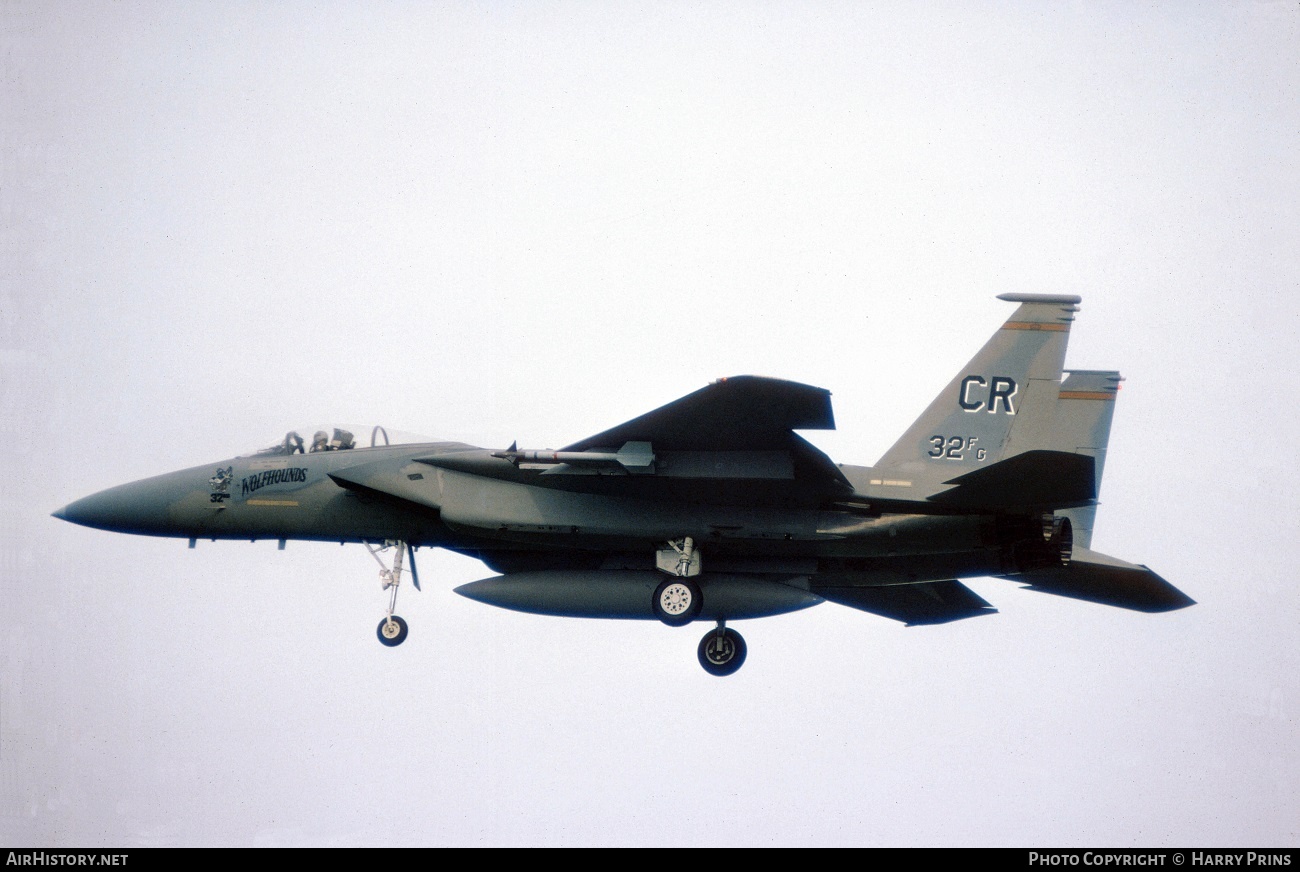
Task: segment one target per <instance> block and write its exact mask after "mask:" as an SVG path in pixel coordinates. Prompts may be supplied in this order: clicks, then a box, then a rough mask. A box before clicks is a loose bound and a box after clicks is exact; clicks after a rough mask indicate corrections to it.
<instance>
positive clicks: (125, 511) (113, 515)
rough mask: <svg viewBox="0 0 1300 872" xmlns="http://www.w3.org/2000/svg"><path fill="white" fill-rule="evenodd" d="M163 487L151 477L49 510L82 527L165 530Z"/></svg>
mask: <svg viewBox="0 0 1300 872" xmlns="http://www.w3.org/2000/svg"><path fill="white" fill-rule="evenodd" d="M170 502H171V500H170V499H168V494H167V493H166V491H165V490H164V489H163V488H161V487H159V486H158V485H157V484H155V483H154V482H153V481H139V482H135V483H134V484H124V485H120V486H119V487H113V488H109V489H108V490H104V491H100V492H99V493H97V494H91V495H90V496H88V497H83V498H81V499H79V500H75V501H73V502H71V503H68V504H67V505H66V506H64V507H63V508H61V509H59V510H58V511H56V512H53V513H52V514H53V515H54V517H56V518H59V519H60V520H63V521H69V522H71V523H73V524H80V525H81V526H83V527H95V528H98V529H100V530H114V531H116V532H120V533H145V534H150V533H152V534H158V533H165V532H167V530H168V527H169V526H170V523H169V519H168V512H167V508H168V504H169V503H170Z"/></svg>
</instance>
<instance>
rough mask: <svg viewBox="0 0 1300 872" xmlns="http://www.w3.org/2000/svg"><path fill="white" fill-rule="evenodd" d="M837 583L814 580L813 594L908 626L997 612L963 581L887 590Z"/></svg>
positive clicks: (904, 586) (845, 579) (884, 588)
mask: <svg viewBox="0 0 1300 872" xmlns="http://www.w3.org/2000/svg"><path fill="white" fill-rule="evenodd" d="M841 581H842V582H843V583H837V580H836V579H835V578H834V577H828V578H827V581H826V582H819V581H818V580H817V579H816V578H814V579H813V585H812V590H813V593H815V594H817V595H818V596H819V597H821V598H822V599H825V600H829V601H830V602H833V603H839V604H840V605H842V606H848V607H849V608H854V609H858V610H859V611H864V612H870V613H872V614H873V615H880V616H881V617H885V618H892V619H893V620H895V621H903V622H905V623H906V624H907V625H908V626H909V627H911V626H916V625H918V624H946V623H948V622H950V621H960V620H961V619H963V618H974V617H978V616H980V615H992V614H996V613H997V609H995V608H993V606H991V605H990V604H989V603H988V602H987V601H985V600H984V599H983V597H981V596H980V595H979V594H977V593H975V591H973V590H971V589H970V588H969V587H967V586H966V585H964V584H962V583H961V582H960V581H955V580H948V581H930V582H924V583H922V584H893V585H888V586H885V587H857V586H853V585H852V584H851V582H852V578H850V577H845V578H843V579H842V580H841Z"/></svg>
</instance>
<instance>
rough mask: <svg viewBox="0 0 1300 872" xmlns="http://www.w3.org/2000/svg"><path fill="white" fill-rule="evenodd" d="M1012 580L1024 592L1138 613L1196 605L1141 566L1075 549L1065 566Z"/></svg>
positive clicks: (1169, 610) (1085, 549) (1084, 549)
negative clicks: (1023, 587) (1039, 593)
mask: <svg viewBox="0 0 1300 872" xmlns="http://www.w3.org/2000/svg"><path fill="white" fill-rule="evenodd" d="M1012 578H1013V580H1015V581H1022V582H1026V583H1027V584H1028V585H1029V587H1027V588H1025V589H1026V590H1036V591H1041V592H1042V593H1051V594H1056V595H1057V596H1066V597H1070V598H1071V599H1080V600H1087V601H1088V602H1094V603H1100V604H1102V605H1107V606H1117V607H1119V608H1121V609H1133V610H1135V611H1139V612H1172V611H1174V610H1175V609H1181V608H1186V607H1187V606H1191V605H1195V604H1196V600H1194V599H1192V598H1191V597H1189V596H1188V595H1187V594H1185V593H1183V592H1182V591H1181V590H1179V589H1178V588H1176V587H1174V586H1173V585H1172V584H1170V583H1169V582H1167V581H1165V580H1164V579H1163V578H1161V577H1160V576H1158V575H1156V574H1155V573H1154V572H1152V571H1151V570H1150V569H1147V568H1146V567H1145V566H1139V565H1137V564H1133V563H1126V562H1125V561H1123V560H1119V559H1118V558H1115V557H1111V556H1109V555H1107V554H1101V553H1098V552H1096V551H1091V550H1089V549H1087V548H1080V547H1077V546H1076V547H1075V549H1074V557H1073V558H1072V559H1071V560H1070V563H1069V565H1068V566H1062V567H1058V568H1053V569H1041V570H1035V571H1033V572H1025V573H1022V574H1020V575H1016V576H1012Z"/></svg>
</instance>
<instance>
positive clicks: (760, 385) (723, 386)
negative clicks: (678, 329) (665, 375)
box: [564, 375, 835, 451]
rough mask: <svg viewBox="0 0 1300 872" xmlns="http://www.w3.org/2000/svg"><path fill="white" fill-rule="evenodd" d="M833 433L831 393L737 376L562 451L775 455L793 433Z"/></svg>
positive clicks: (718, 381)
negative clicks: (635, 448)
mask: <svg viewBox="0 0 1300 872" xmlns="http://www.w3.org/2000/svg"><path fill="white" fill-rule="evenodd" d="M834 429H835V416H834V414H833V413H832V412H831V392H830V391H828V390H826V389H825V388H815V387H813V386H811V385H803V384H799V383H798V382H791V381H783V380H781V379H775V378H763V377H761V376H754V375H741V376H735V377H733V378H724V379H718V380H717V381H715V382H714V383H713V384H711V385H708V386H707V387H703V388H700V389H699V390H698V391H696V392H695V393H693V394H688V395H687V396H685V397H682V398H681V399H680V400H675V401H674V402H671V403H669V404H668V405H666V406H661V407H660V408H658V409H655V410H654V411H653V412H647V413H646V414H644V415H642V416H640V417H639V418H633V419H632V420H631V421H628V422H627V423H626V424H619V425H618V426H617V427H612V428H610V429H609V430H606V431H604V432H603V433H597V434H596V435H595V436H591V437H588V438H586V439H583V440H581V441H580V442H575V443H574V444H572V445H570V446H569V447H568V448H566V449H564V450H566V451H589V450H592V449H596V448H610V449H617V448H619V447H620V446H622V445H625V444H626V443H628V442H649V443H651V444H652V445H653V446H654V447H655V449H656V450H665V451H780V450H784V449H786V448H788V447H789V445H790V439H791V437H792V436H793V435H794V434H793V433H792V432H791V431H793V430H834Z"/></svg>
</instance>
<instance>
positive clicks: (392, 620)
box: [378, 615, 704, 657]
mask: <svg viewBox="0 0 1300 872" xmlns="http://www.w3.org/2000/svg"><path fill="white" fill-rule="evenodd" d="M378 633H379V641H380V642H383V643H384V644H385V645H387V646H388V647H389V648H392V647H394V646H397V645H400V644H402V643H403V642H405V641H406V621H403V620H402V619H401V618H399V617H398V616H397V615H392V616H390V617H387V618H384V619H383V620H382V621H380V622H379V630H378ZM700 656H701V657H703V656H704V655H703V654H701V655H700Z"/></svg>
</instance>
